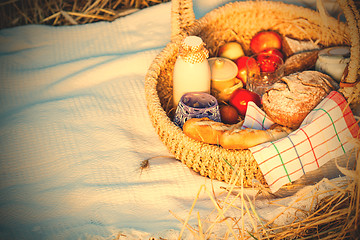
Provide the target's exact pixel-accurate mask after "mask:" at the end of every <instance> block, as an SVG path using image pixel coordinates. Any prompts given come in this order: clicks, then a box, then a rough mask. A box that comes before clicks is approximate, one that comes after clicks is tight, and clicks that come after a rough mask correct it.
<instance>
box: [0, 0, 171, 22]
mask: <svg viewBox="0 0 360 240" xmlns="http://www.w3.org/2000/svg"><path fill="white" fill-rule="evenodd" d="M168 1H170V0H5V1H1V3H0V29H1V28H6V27H13V26H19V25H25V24H47V25H76V24H85V23H89V22H95V21H113V20H114V19H116V18H119V17H122V16H125V15H128V14H131V13H133V12H135V11H137V10H139V9H142V8H146V7H149V6H152V5H155V4H159V3H162V2H168Z"/></svg>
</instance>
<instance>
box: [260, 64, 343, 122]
mask: <svg viewBox="0 0 360 240" xmlns="http://www.w3.org/2000/svg"><path fill="white" fill-rule="evenodd" d="M338 88H339V86H338V84H337V83H336V82H335V81H334V80H333V79H332V78H331V77H329V76H328V75H326V74H323V73H321V72H317V71H303V72H297V73H294V74H291V75H289V76H285V77H283V78H282V79H281V81H279V82H277V83H275V84H274V85H273V86H272V88H271V89H269V90H267V92H266V93H265V94H264V95H263V97H262V105H263V108H264V111H265V112H266V114H267V115H268V116H269V117H270V118H271V119H272V120H273V121H274V122H276V123H278V124H280V125H283V126H286V127H289V128H293V129H295V128H298V127H299V126H300V124H301V123H302V121H303V120H304V119H305V117H306V116H307V115H308V114H309V112H310V111H311V110H312V109H313V108H314V107H316V105H318V104H319V103H320V101H321V100H322V99H323V98H325V97H326V96H327V95H328V94H329V93H330V92H331V91H333V90H337V89H338Z"/></svg>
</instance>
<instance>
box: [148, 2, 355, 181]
mask: <svg viewBox="0 0 360 240" xmlns="http://www.w3.org/2000/svg"><path fill="white" fill-rule="evenodd" d="M339 4H340V6H341V8H342V10H343V12H344V15H345V17H346V20H347V24H346V23H344V22H340V21H337V20H336V19H334V18H332V17H328V16H324V15H323V14H320V13H319V12H316V11H313V10H310V9H307V8H303V7H299V6H295V5H288V4H285V3H282V2H271V1H242V2H234V3H229V4H227V5H225V6H223V7H220V8H217V9H215V10H213V11H211V12H209V13H208V14H206V15H205V16H204V17H203V18H201V19H199V20H195V15H194V12H193V8H192V1H191V0H172V13H171V14H172V15H171V34H172V36H171V42H170V43H169V44H168V45H167V46H166V47H165V48H164V49H163V50H162V52H161V53H160V54H159V55H158V56H157V57H156V58H155V59H154V61H153V63H152V64H151V66H150V68H149V70H148V73H147V75H146V79H145V92H146V101H147V106H148V111H149V114H150V118H151V120H152V123H153V126H154V127H155V130H156V132H157V134H158V135H159V136H160V138H161V140H162V141H163V143H164V144H165V145H166V146H167V148H168V149H169V151H170V152H171V153H172V154H174V156H175V157H176V158H177V159H179V160H180V161H182V162H183V163H184V164H186V165H187V166H188V167H189V168H192V169H193V170H194V171H196V172H198V173H200V174H201V175H203V176H208V177H210V178H211V179H218V180H221V181H225V182H229V181H230V179H231V176H232V173H233V170H234V169H242V171H243V176H245V177H244V181H243V184H244V186H251V185H252V182H253V181H252V180H253V179H257V180H259V181H260V182H261V183H262V184H264V185H266V182H265V179H264V176H263V175H262V173H261V171H260V169H259V167H258V165H257V163H256V161H255V160H254V158H253V156H252V154H251V152H250V151H249V150H227V149H224V148H222V147H220V146H216V145H209V144H204V143H202V142H199V141H195V140H193V139H191V138H189V137H187V136H186V135H185V134H184V133H183V132H182V130H181V129H180V128H179V127H177V126H176V125H175V124H174V123H173V122H172V117H173V114H174V107H173V106H172V72H173V67H174V64H175V61H176V58H177V53H178V49H179V45H180V42H181V41H182V40H183V39H184V38H185V37H186V36H189V35H196V36H199V37H201V38H202V39H203V41H204V42H205V43H206V47H207V48H208V49H209V52H210V56H215V55H216V53H217V51H218V48H219V46H221V45H223V44H224V43H226V42H229V41H238V42H240V43H241V44H242V46H243V47H244V52H245V54H246V55H249V54H250V51H249V49H248V48H247V46H249V43H250V39H251V38H252V37H253V36H254V35H255V34H256V33H257V32H258V31H260V30H266V29H272V30H275V31H277V32H279V33H281V34H282V35H284V36H289V37H293V38H297V39H300V40H309V39H311V40H314V41H318V43H319V44H321V45H322V46H324V47H329V46H336V45H348V46H351V58H350V63H349V66H348V74H347V77H346V78H345V79H343V80H342V81H343V82H342V83H341V84H340V86H341V89H340V91H341V92H342V93H343V94H344V95H345V96H346V97H347V98H348V101H349V102H352V103H357V102H359V101H360V100H359V92H360V84H359V83H358V82H359V79H358V76H359V54H360V50H359V48H360V44H359V19H360V18H359V12H358V10H357V9H356V7H355V5H354V2H353V0H348V1H342V0H339ZM264 19H266V20H264Z"/></svg>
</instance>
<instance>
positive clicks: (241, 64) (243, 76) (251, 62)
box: [235, 56, 260, 86]
mask: <svg viewBox="0 0 360 240" xmlns="http://www.w3.org/2000/svg"><path fill="white" fill-rule="evenodd" d="M235 63H236V65H237V67H238V74H237V78H238V79H240V80H241V81H242V83H243V85H244V86H245V85H246V81H247V67H246V64H248V66H249V70H250V71H251V73H252V72H259V71H260V69H259V67H258V65H257V63H256V61H255V59H253V58H250V57H247V56H242V57H240V58H238V59H237V60H236V61H235Z"/></svg>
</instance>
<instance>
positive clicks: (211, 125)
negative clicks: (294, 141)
mask: <svg viewBox="0 0 360 240" xmlns="http://www.w3.org/2000/svg"><path fill="white" fill-rule="evenodd" d="M241 126H242V122H240V123H238V124H234V125H228V124H224V123H221V122H215V121H213V120H210V119H209V118H192V119H190V120H188V121H186V122H185V124H184V127H183V131H184V133H185V134H186V135H187V136H188V137H190V138H192V139H195V140H198V141H201V142H204V143H208V144H217V145H220V146H222V147H223V148H226V149H248V148H250V147H253V146H256V145H258V144H261V143H265V142H269V141H275V140H277V139H280V138H283V137H285V136H287V135H288V134H289V133H290V132H291V130H290V129H289V128H287V127H283V126H280V125H277V124H274V125H273V126H271V128H270V129H268V130H256V129H250V128H245V129H241Z"/></svg>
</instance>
